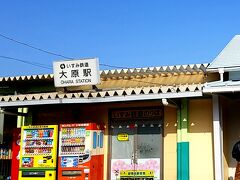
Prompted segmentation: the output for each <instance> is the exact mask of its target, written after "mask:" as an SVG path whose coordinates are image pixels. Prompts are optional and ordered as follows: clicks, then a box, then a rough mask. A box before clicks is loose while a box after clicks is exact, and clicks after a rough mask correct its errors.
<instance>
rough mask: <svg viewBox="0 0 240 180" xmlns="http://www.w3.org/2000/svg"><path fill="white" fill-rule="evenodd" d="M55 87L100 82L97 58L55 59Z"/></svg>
mask: <svg viewBox="0 0 240 180" xmlns="http://www.w3.org/2000/svg"><path fill="white" fill-rule="evenodd" d="M53 73H54V84H55V87H67V86H79V85H94V84H99V83H100V74H99V63H98V59H96V58H94V59H81V60H72V61H57V62H54V63H53Z"/></svg>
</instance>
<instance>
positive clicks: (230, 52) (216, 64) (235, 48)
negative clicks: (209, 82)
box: [207, 35, 240, 70]
mask: <svg viewBox="0 0 240 180" xmlns="http://www.w3.org/2000/svg"><path fill="white" fill-rule="evenodd" d="M236 67H240V35H236V36H234V37H233V39H232V40H231V41H230V42H229V43H228V44H227V45H226V47H225V48H224V49H223V50H222V51H221V52H220V53H219V55H218V56H217V57H216V58H215V59H214V60H213V62H212V63H211V64H210V65H209V66H208V68H207V69H209V70H211V69H218V68H236Z"/></svg>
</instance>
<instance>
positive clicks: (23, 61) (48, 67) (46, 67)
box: [0, 55, 52, 69]
mask: <svg viewBox="0 0 240 180" xmlns="http://www.w3.org/2000/svg"><path fill="white" fill-rule="evenodd" d="M0 58H3V59H9V60H14V61H18V62H22V63H25V64H30V65H33V66H37V67H41V68H45V69H52V68H51V67H50V66H47V65H45V64H41V63H37V62H30V61H26V60H22V59H18V58H13V57H9V56H2V55H0Z"/></svg>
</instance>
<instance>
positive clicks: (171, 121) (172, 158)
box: [163, 107, 177, 180]
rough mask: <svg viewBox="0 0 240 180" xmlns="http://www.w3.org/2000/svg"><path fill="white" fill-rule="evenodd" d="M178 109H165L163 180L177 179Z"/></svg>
mask: <svg viewBox="0 0 240 180" xmlns="http://www.w3.org/2000/svg"><path fill="white" fill-rule="evenodd" d="M176 110H177V109H176V108H172V107H164V136H163V137H164V139H163V142H164V144H163V159H164V164H163V176H164V177H163V179H166V180H175V179H177V126H176V123H177V122H176V119H177V111H176Z"/></svg>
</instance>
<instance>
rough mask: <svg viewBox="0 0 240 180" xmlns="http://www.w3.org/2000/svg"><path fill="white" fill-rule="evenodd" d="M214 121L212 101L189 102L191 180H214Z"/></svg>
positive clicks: (198, 100)
mask: <svg viewBox="0 0 240 180" xmlns="http://www.w3.org/2000/svg"><path fill="white" fill-rule="evenodd" d="M212 132H213V121H212V101H211V99H197V100H190V101H189V144H190V149H189V151H190V153H189V156H190V158H189V159H190V179H194V180H203V179H207V180H213V179H214V159H213V141H212V138H213V133H212Z"/></svg>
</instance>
